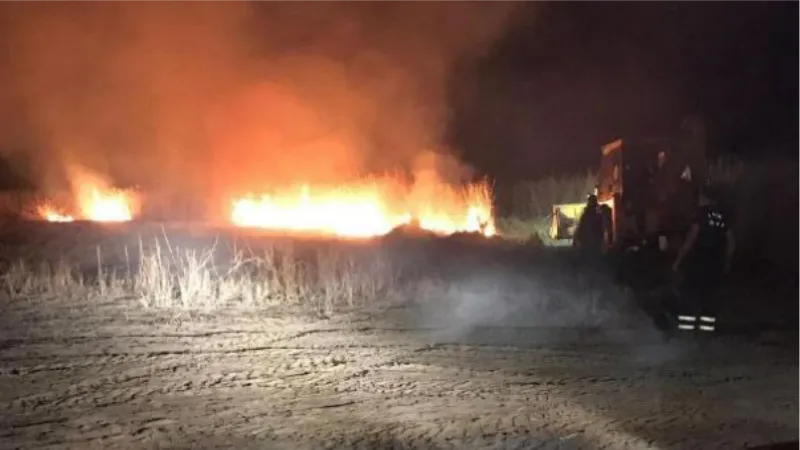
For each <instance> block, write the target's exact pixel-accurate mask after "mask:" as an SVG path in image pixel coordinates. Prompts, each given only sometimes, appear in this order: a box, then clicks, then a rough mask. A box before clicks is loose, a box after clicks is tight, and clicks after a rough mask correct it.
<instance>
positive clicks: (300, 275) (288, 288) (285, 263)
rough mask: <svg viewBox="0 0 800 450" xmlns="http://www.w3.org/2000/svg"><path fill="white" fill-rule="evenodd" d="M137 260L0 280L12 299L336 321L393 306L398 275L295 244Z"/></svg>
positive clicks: (177, 251) (379, 264) (19, 267)
mask: <svg viewBox="0 0 800 450" xmlns="http://www.w3.org/2000/svg"><path fill="white" fill-rule="evenodd" d="M135 253H136V254H137V256H136V257H131V256H130V255H129V254H128V251H127V249H126V250H125V259H126V262H125V267H124V268H111V269H109V265H107V264H104V261H103V252H102V249H101V248H100V247H99V246H98V247H97V250H96V254H97V264H96V269H95V272H94V273H85V272H82V271H81V270H79V269H78V268H77V266H76V265H70V264H68V263H66V262H64V261H63V260H62V261H60V262H58V263H56V264H51V263H46V262H42V263H40V264H38V265H35V266H31V265H30V264H28V263H24V262H18V263H16V264H13V265H11V266H10V267H9V268H7V270H5V271H4V272H3V273H2V275H0V280H2V281H1V283H2V285H1V286H0V288H1V289H2V292H3V293H5V294H6V295H8V296H10V297H12V298H27V299H33V298H42V297H45V298H67V299H69V298H79V297H87V296H88V297H103V298H109V297H111V298H129V299H135V300H136V301H138V303H139V304H140V305H141V306H143V307H144V308H148V309H150V308H169V309H174V308H178V309H186V310H198V309H199V310H209V309H217V308H226V307H245V308H259V307H265V306H273V305H296V306H304V307H310V308H313V309H314V310H316V311H317V312H319V313H320V314H331V313H333V312H334V311H337V310H341V309H345V308H355V307H359V306H363V305H365V304H375V303H376V302H378V301H380V300H381V299H387V298H390V297H391V295H392V294H393V292H394V290H395V289H396V285H397V274H398V272H399V271H397V270H396V269H395V268H394V267H393V265H392V264H391V263H390V262H389V261H388V260H387V259H386V258H383V257H382V255H381V253H380V252H366V253H365V254H354V253H353V252H345V251H341V250H337V249H320V250H317V251H315V255H313V256H311V257H309V256H308V255H303V258H300V257H298V255H296V254H295V250H294V248H293V247H292V246H291V245H290V244H285V245H279V246H274V247H269V248H267V249H262V250H260V252H259V254H254V253H253V252H251V251H249V250H248V251H245V250H244V249H234V251H233V255H232V256H222V257H221V256H220V253H225V252H218V251H217V246H216V245H213V246H211V247H209V248H205V249H200V250H198V249H193V248H192V249H181V248H177V247H173V246H171V245H170V243H169V241H168V240H167V239H166V237H165V238H164V239H154V240H153V242H152V243H150V244H149V245H145V244H144V243H143V242H141V241H140V243H139V248H138V249H136V251H135Z"/></svg>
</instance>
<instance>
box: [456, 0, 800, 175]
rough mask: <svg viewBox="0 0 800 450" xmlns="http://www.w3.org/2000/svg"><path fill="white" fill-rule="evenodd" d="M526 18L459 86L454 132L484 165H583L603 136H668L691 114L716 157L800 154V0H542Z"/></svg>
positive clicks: (533, 171)
mask: <svg viewBox="0 0 800 450" xmlns="http://www.w3.org/2000/svg"><path fill="white" fill-rule="evenodd" d="M521 14H524V16H525V20H524V21H523V22H525V23H522V24H520V25H518V26H517V27H515V29H514V30H512V31H510V32H509V33H508V34H507V35H506V36H505V38H503V39H502V40H501V41H500V42H498V43H497V44H496V45H495V46H494V48H493V50H492V51H491V53H490V54H488V55H486V57H485V58H484V59H483V60H482V61H481V63H480V64H479V67H478V68H477V70H473V71H471V72H470V71H467V70H464V72H463V73H461V74H459V77H460V78H458V79H457V82H456V83H454V84H453V86H452V87H453V89H452V93H451V97H452V99H453V101H452V104H453V108H454V121H453V122H452V125H453V126H452V128H451V131H452V139H453V141H454V142H455V143H456V144H455V147H457V148H460V149H461V150H462V151H463V153H464V156H465V158H466V159H468V160H469V161H471V162H472V163H473V164H475V165H476V166H478V167H480V168H482V169H483V170H485V171H487V172H489V173H491V174H494V175H500V176H502V177H503V178H528V179H530V178H531V177H536V176H539V175H545V174H549V173H554V172H562V171H565V170H580V169H581V168H587V167H590V166H592V165H593V164H596V162H597V160H598V158H599V147H600V145H602V144H603V143H605V142H608V141H610V140H612V139H614V138H616V137H624V136H658V135H663V134H665V133H669V132H671V131H674V130H676V129H677V127H678V126H679V124H680V122H681V119H682V117H683V116H684V114H685V113H689V112H693V113H697V114H700V115H701V116H702V117H703V118H704V120H705V121H706V125H707V127H708V133H709V143H708V145H709V152H710V153H712V155H723V154H738V155H741V156H746V157H758V156H763V155H764V154H774V153H783V154H785V155H793V156H794V157H796V155H797V152H798V150H797V149H798V146H797V145H798V52H799V51H798V3H797V2H751V3H745V2H708V3H705V2H669V3H650V2H624V3H607V2H597V3H595V2H591V3H577V2H558V3H548V4H543V3H538V2H537V3H529V4H526V8H525V11H524V12H522V13H521ZM476 87H477V89H476Z"/></svg>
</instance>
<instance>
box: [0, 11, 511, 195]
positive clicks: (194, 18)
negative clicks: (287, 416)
mask: <svg viewBox="0 0 800 450" xmlns="http://www.w3.org/2000/svg"><path fill="white" fill-rule="evenodd" d="M511 10H512V6H510V5H509V4H500V3H494V2H492V3H477V2H475V3H472V2H470V3H454V2H447V3H417V2H396V3H395V2H379V3H361V2H359V3H346V4H341V3H333V2H322V3H319V2H315V3H305V2H297V3H293V2H292V3H283V2H264V3H238V2H219V3H218V2H213V3H212V2H208V3H206V2H191V3H189V2H170V3H162V2H158V3H156V2H152V3H151V2H136V3H127V2H103V3H99V2H90V3H61V2H58V3H33V2H31V3H4V4H2V5H1V6H0V14H1V15H2V17H1V20H2V30H1V32H2V34H0V44H1V47H0V51H2V54H1V55H0V56H2V60H1V61H0V84H2V88H0V102H2V103H1V105H2V106H0V119H3V123H2V124H0V127H1V128H0V131H2V135H0V144H2V149H3V151H4V152H5V154H6V156H8V157H12V159H19V157H20V156H25V157H26V159H27V160H29V161H32V162H35V164H34V163H32V166H33V167H34V168H35V169H34V177H35V179H36V181H37V182H38V184H39V186H40V187H42V188H61V187H63V186H65V182H66V179H67V177H68V172H69V167H71V166H73V165H78V166H81V167H86V168H88V169H90V170H93V171H97V172H98V173H101V174H104V175H107V176H110V177H111V178H112V179H113V180H115V181H116V182H118V183H138V184H141V185H144V186H155V187H160V188H164V189H183V190H187V189H188V190H196V191H199V192H203V193H206V194H207V195H211V194H223V193H226V192H229V191H230V190H239V189H246V190H253V189H258V188H261V187H264V186H266V185H272V184H280V183H286V182H296V181H309V182H330V181H341V180H342V179H346V178H348V177H351V176H356V175H358V174H361V173H363V172H365V171H370V170H383V169H387V168H392V169H397V168H405V167H409V166H413V165H414V164H418V163H417V162H416V160H417V159H418V157H419V156H420V155H422V154H424V152H426V151H439V150H440V149H441V140H442V139H441V138H442V135H443V128H444V126H445V123H446V120H447V118H448V108H447V104H446V101H445V99H446V95H445V94H446V93H445V89H446V84H447V81H448V80H447V78H448V72H449V69H450V68H451V67H452V66H453V64H454V63H455V62H456V61H462V60H464V59H469V58H474V57H477V56H479V55H480V54H481V53H482V52H484V51H485V50H487V49H488V48H489V46H490V45H491V43H492V42H493V41H494V40H495V39H496V38H498V37H499V36H500V34H501V33H502V32H503V30H504V28H505V27H506V25H507V23H508V19H509V17H510V12H511Z"/></svg>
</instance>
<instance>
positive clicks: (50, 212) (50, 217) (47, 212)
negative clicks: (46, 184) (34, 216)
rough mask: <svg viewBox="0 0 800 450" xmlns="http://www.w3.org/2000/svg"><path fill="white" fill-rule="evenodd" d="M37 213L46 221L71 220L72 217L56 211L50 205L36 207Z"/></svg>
mask: <svg viewBox="0 0 800 450" xmlns="http://www.w3.org/2000/svg"><path fill="white" fill-rule="evenodd" d="M38 210H39V215H40V216H41V217H43V218H44V219H45V220H47V221H48V222H72V221H74V220H75V218H74V217H72V216H70V215H67V214H63V213H60V212H58V211H57V210H56V209H55V208H53V207H52V206H48V205H44V206H40V207H39V208H38Z"/></svg>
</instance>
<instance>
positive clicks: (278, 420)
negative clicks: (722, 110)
mask: <svg viewBox="0 0 800 450" xmlns="http://www.w3.org/2000/svg"><path fill="white" fill-rule="evenodd" d="M421 316H428V317H426V320H421ZM164 317H165V314H164V313H163V312H160V313H154V312H145V311H142V310H138V309H136V308H132V307H131V303H130V302H129V301H126V300H116V301H105V302H103V301H100V300H96V299H95V300H91V301H86V302H75V301H71V302H69V303H67V302H58V301H52V300H51V301H45V300H41V301H34V300H16V301H8V300H6V301H4V303H3V309H2V329H1V331H0V333H1V334H0V336H1V337H0V359H1V360H2V369H0V402H2V405H3V406H2V413H1V414H2V415H0V417H1V419H0V430H2V431H0V448H3V449H11V448H125V449H129V448H174V449H182V448H186V449H189V448H192V449H196V448H235V449H247V448H259V449H264V448H269V449H302V448H422V449H444V448H454V449H479V448H480V449H483V448H492V449H528V448H545V449H578V448H605V449H617V448H626V449H628V448H630V449H640V448H641V449H645V448H647V449H692V448H698V449H699V448H702V449H711V448H722V449H735V448H744V447H745V445H758V444H766V443H770V442H777V441H786V440H794V439H796V438H797V435H798V395H797V392H798V391H797V380H798V354H797V351H796V349H794V348H789V349H786V348H782V347H779V346H768V345H761V344H758V343H756V342H744V341H742V340H740V339H737V338H720V339H718V340H713V341H707V342H688V341H680V342H672V343H669V344H667V343H664V342H663V341H662V340H661V339H660V338H659V336H658V335H657V334H655V333H650V332H647V331H646V330H643V329H625V328H619V327H618V328H615V329H614V330H613V331H612V330H610V329H608V330H605V331H597V330H595V331H592V330H590V329H588V328H580V327H562V328H547V327H541V326H536V327H524V326H518V327H509V326H497V324H495V326H488V327H482V326H480V325H476V326H473V327H471V328H469V329H459V330H453V329H452V327H447V326H446V325H445V322H446V321H445V320H442V321H440V323H441V324H442V325H441V326H437V320H439V319H437V318H436V317H435V315H431V314H429V313H428V312H426V311H424V310H421V309H419V308H416V307H412V306H408V307H403V308H396V309H393V310H386V311H383V312H380V313H379V314H377V313H372V314H366V313H362V314H347V315H341V316H337V318H335V319H327V320H319V319H313V318H310V316H302V315H297V314H290V313H288V312H275V311H266V312H262V313H259V314H254V313H244V312H241V311H240V312H237V311H230V312H227V313H215V314H213V315H208V316H203V315H194V316H192V317H187V316H183V315H178V316H175V317H173V318H170V319H168V320H167V319H165V318H164ZM302 317H307V318H302ZM423 323H424V324H425V326H424V327H423V326H422V325H420V324H423Z"/></svg>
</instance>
